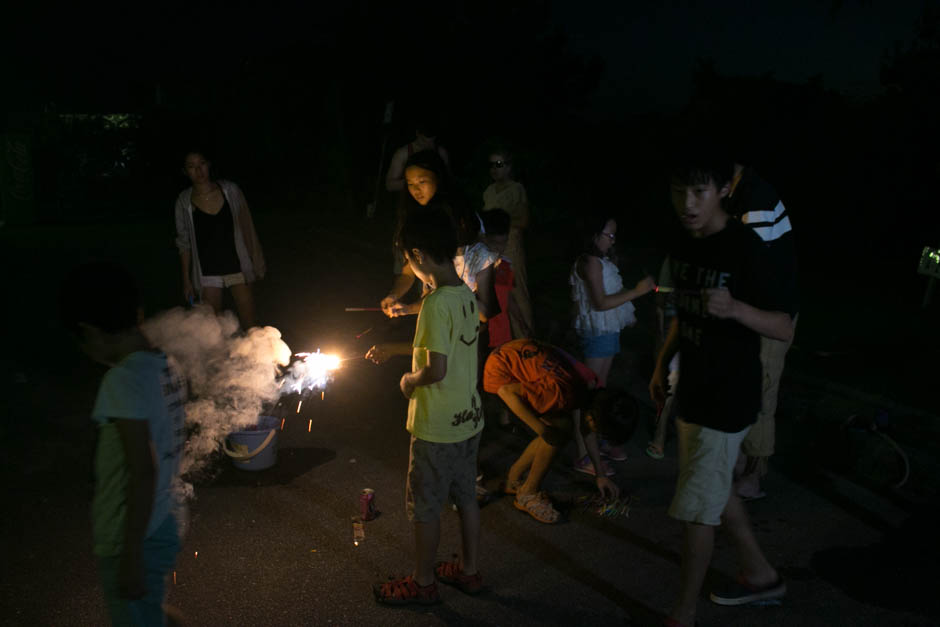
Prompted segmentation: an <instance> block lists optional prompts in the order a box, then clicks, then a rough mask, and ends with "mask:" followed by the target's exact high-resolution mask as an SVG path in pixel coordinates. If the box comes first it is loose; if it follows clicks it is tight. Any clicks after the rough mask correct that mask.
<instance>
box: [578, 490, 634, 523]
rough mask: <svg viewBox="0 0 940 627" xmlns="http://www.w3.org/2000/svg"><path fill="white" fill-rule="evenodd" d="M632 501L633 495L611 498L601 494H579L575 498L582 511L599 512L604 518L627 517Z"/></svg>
mask: <svg viewBox="0 0 940 627" xmlns="http://www.w3.org/2000/svg"><path fill="white" fill-rule="evenodd" d="M632 503H633V497H632V496H625V497H621V498H617V499H613V500H609V499H605V498H604V497H603V496H601V495H599V494H593V495H591V496H579V497H578V498H577V499H575V502H574V505H575V507H577V508H578V509H579V510H580V511H582V512H587V513H589V514H597V515H598V516H603V517H604V518H616V517H617V516H623V517H625V518H626V517H629V516H630V505H631V504H632Z"/></svg>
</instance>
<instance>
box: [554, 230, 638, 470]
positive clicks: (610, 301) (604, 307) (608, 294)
mask: <svg viewBox="0 0 940 627" xmlns="http://www.w3.org/2000/svg"><path fill="white" fill-rule="evenodd" d="M601 216H602V217H598V218H596V219H594V221H593V222H588V224H587V228H586V229H585V233H584V247H583V252H582V253H581V254H580V255H578V258H577V260H576V261H575V264H574V267H573V268H572V269H571V276H570V279H569V283H570V284H571V298H572V300H573V301H574V302H575V306H576V313H575V317H574V323H573V325H574V329H575V332H576V333H577V335H578V341H579V344H580V348H581V352H582V354H583V357H584V364H585V365H586V366H588V367H589V368H590V369H591V370H593V371H594V373H595V374H596V375H597V378H598V382H599V386H600V387H606V385H607V377H608V375H609V374H610V367H611V365H612V364H613V361H614V355H616V354H617V353H619V352H620V331H621V330H622V329H623V328H625V327H628V326H633V325H634V324H636V316H634V314H633V312H634V307H633V303H631V302H630V301H632V300H633V299H635V298H638V297H640V296H643V295H644V294H647V293H649V292H651V291H653V290H654V289H655V288H656V282H655V281H654V280H653V277H651V276H647V277H644V278H643V279H641V280H640V281H639V282H638V283H637V284H636V286H635V287H634V288H633V289H624V287H623V279H622V278H621V277H620V270H619V269H618V268H617V257H616V253H615V250H614V242H615V241H616V237H617V221H616V220H614V218H612V217H610V216H605V215H603V214H601ZM575 432H576V434H577V436H576V440H577V443H578V462H576V463H575V470H579V471H582V472H586V473H588V474H591V473H592V472H593V468H594V467H593V465H592V464H590V460H587V459H586V456H587V450H586V448H585V446H584V441H583V439H582V438H581V437H580V430H578V429H575ZM616 449H619V447H612V446H610V445H609V444H608V443H606V442H603V441H602V443H601V452H602V453H605V452H606V453H608V455H607V456H608V457H609V458H610V459H614V460H617V461H620V460H623V459H626V457H625V456H624V455H623V452H622V451H620V450H616ZM582 462H583V463H582ZM605 466H606V465H605ZM605 472H607V473H608V474H613V471H610V470H609V469H608V468H605Z"/></svg>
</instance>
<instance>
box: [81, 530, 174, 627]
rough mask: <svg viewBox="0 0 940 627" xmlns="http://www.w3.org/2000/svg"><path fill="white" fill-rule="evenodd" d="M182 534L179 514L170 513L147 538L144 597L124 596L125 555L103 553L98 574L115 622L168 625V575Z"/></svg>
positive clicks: (145, 541)
mask: <svg viewBox="0 0 940 627" xmlns="http://www.w3.org/2000/svg"><path fill="white" fill-rule="evenodd" d="M179 552H180V538H179V531H178V526H177V523H176V518H175V517H174V516H173V515H172V514H169V515H167V517H166V519H165V520H164V521H163V523H162V524H161V525H160V526H159V527H157V530H156V531H154V532H153V534H152V535H151V536H150V537H149V538H147V539H146V540H144V547H143V561H144V564H143V565H144V587H145V588H146V589H147V592H146V593H145V594H144V597H143V598H141V599H137V600H135V601H130V600H127V599H122V598H121V595H120V592H119V591H118V581H119V579H120V569H121V556H120V555H116V556H113V557H99V558H98V576H99V577H100V578H101V586H102V588H103V589H104V599H105V604H106V605H107V608H108V614H110V616H111V623H112V624H114V625H165V624H166V619H165V617H164V615H163V602H164V601H165V600H166V578H167V575H168V574H169V573H170V571H171V570H173V566H174V564H176V555H177V553H179Z"/></svg>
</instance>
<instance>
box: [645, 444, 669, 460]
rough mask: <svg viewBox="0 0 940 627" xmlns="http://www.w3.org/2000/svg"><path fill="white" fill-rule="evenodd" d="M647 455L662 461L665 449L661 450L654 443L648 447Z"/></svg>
mask: <svg viewBox="0 0 940 627" xmlns="http://www.w3.org/2000/svg"><path fill="white" fill-rule="evenodd" d="M646 454H647V455H649V456H650V457H652V458H653V459H662V458H663V457H665V454H664V453H663V449H661V448H659V447H658V446H656V445H655V444H653V443H652V442H650V443H649V444H647V445H646Z"/></svg>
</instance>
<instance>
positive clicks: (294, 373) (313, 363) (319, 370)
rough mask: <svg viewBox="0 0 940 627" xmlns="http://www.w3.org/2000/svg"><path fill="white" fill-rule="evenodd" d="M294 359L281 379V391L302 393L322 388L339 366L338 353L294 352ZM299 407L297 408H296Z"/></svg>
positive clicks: (340, 361)
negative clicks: (295, 358)
mask: <svg viewBox="0 0 940 627" xmlns="http://www.w3.org/2000/svg"><path fill="white" fill-rule="evenodd" d="M294 357H299V358H300V359H297V360H295V361H294V362H293V363H292V364H291V365H290V366H289V367H288V368H287V372H286V373H285V375H284V377H283V378H282V379H281V393H282V394H283V393H290V392H296V393H299V394H304V393H305V392H308V391H310V390H314V389H319V390H323V389H324V388H325V387H326V384H327V383H329V382H330V380H331V379H332V378H333V371H334V370H336V369H338V368H339V367H340V364H341V363H342V360H341V359H340V358H339V356H338V355H330V354H327V353H321V352H320V351H319V350H317V352H315V353H295V355H294ZM298 409H299V408H298Z"/></svg>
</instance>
